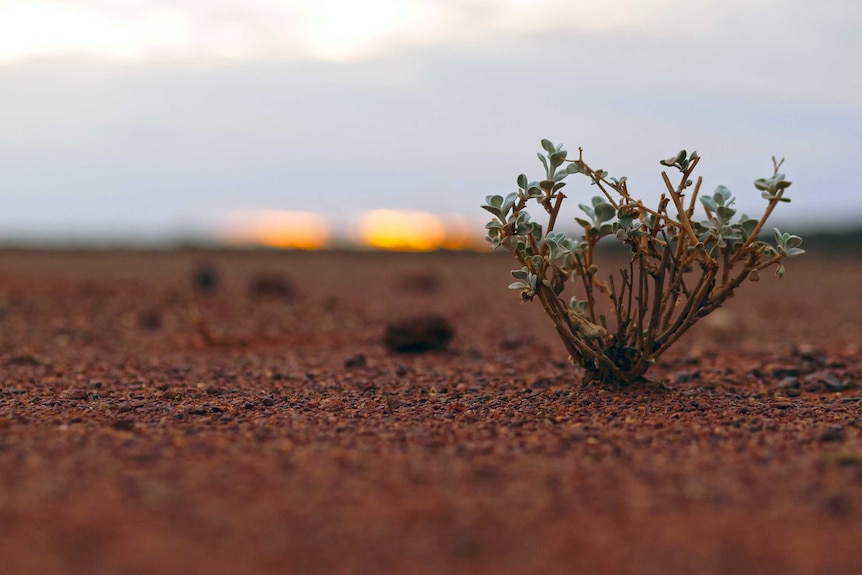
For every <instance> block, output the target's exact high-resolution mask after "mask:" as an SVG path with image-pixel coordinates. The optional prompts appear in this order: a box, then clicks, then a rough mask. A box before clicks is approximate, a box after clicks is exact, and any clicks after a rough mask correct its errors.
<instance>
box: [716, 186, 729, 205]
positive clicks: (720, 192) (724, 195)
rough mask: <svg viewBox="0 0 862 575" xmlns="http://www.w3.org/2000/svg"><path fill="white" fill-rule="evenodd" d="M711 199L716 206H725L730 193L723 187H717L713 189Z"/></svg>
mask: <svg viewBox="0 0 862 575" xmlns="http://www.w3.org/2000/svg"><path fill="white" fill-rule="evenodd" d="M712 197H713V198H715V203H716V204H718V205H719V206H724V205H726V204H727V202H728V200H730V198H731V193H730V190H728V189H727V188H726V187H725V186H718V187H717V188H715V192H713V194H712Z"/></svg>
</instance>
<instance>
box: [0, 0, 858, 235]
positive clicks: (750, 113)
mask: <svg viewBox="0 0 862 575" xmlns="http://www.w3.org/2000/svg"><path fill="white" fill-rule="evenodd" d="M860 30H862V3H859V2H857V1H855V0H820V1H819V2H817V3H816V4H812V3H811V2H809V1H804V0H697V1H694V0H691V1H688V2H681V1H676V0H629V1H626V0H531V1H529V0H484V1H483V0H362V1H358V0H284V1H279V0H76V1H74V2H71V1H70V2H64V1H43V0H0V237H10V236H18V237H24V236H26V237H62V236H75V237H83V236H88V237H121V236H124V235H125V236H129V237H138V236H139V237H157V236H159V235H181V234H184V233H198V232H201V231H208V230H212V229H215V228H218V227H219V226H223V224H224V222H225V221H227V220H229V219H230V218H234V217H236V214H238V213H244V214H249V213H256V212H257V211H260V210H289V211H301V212H307V213H316V214H319V215H321V217H323V218H324V219H325V220H326V221H328V222H332V223H333V225H335V226H351V225H354V224H353V223H352V222H354V221H355V220H356V218H358V217H360V214H362V213H365V212H368V211H371V210H380V209H402V210H403V209H410V210H424V211H429V212H433V213H436V214H462V215H463V216H465V217H466V218H468V219H471V220H473V219H475V220H476V221H478V222H481V221H482V220H483V216H482V213H483V212H481V210H479V208H478V206H479V204H480V203H481V202H482V200H483V198H484V196H485V195H486V194H491V193H506V192H509V191H512V190H513V187H514V181H515V177H516V176H517V174H518V173H520V172H526V173H527V174H528V175H531V176H532V177H537V176H538V174H539V171H538V170H539V169H540V165H539V163H538V160H537V159H536V157H535V152H536V151H538V150H539V149H540V148H539V140H540V139H541V138H550V139H552V140H554V141H558V142H559V141H562V142H565V144H566V145H567V146H568V147H569V148H570V149H577V147H578V146H582V147H583V148H584V149H585V158H586V159H587V160H588V162H590V163H591V164H592V165H593V166H594V167H601V168H604V169H607V170H609V171H610V173H611V175H617V176H621V175H626V176H628V177H629V181H630V189H631V190H636V191H638V192H641V193H642V194H643V195H645V196H647V197H656V195H657V193H658V192H659V191H660V189H661V185H662V184H661V179H660V174H659V170H660V166H659V165H658V163H657V161H658V160H659V159H661V158H663V157H667V156H670V155H672V154H674V153H675V152H676V151H677V150H679V149H680V148H687V149H689V150H691V149H697V151H698V153H699V154H700V155H701V156H703V157H704V159H703V160H702V162H701V166H702V169H701V174H702V175H703V176H704V178H705V180H706V186H707V188H709V189H712V188H713V187H714V186H716V185H718V184H725V185H727V186H728V187H730V188H731V189H732V190H733V191H734V192H735V193H736V194H737V196H738V204H739V205H740V206H741V207H742V209H743V211H747V212H749V213H750V215H754V214H755V213H756V212H757V210H758V209H759V208H760V207H761V204H762V200H760V198H759V195H758V193H757V192H755V190H754V188H753V187H752V185H751V182H752V180H754V179H755V178H757V177H761V176H767V175H769V173H770V170H771V162H770V157H771V156H772V155H773V154H775V155H779V156H785V157H786V163H785V166H784V171H785V172H786V173H787V176H788V178H789V179H790V180H792V181H793V182H794V185H793V187H792V188H790V190H789V191H790V192H791V194H790V196H791V197H792V198H793V203H791V204H789V205H787V206H782V207H783V208H784V210H783V211H784V217H783V218H780V221H779V223H781V222H787V224H788V225H794V226H797V227H798V225H802V224H803V223H804V222H805V221H807V220H812V221H814V222H815V223H819V224H822V223H826V222H830V221H837V222H840V223H842V224H855V223H862V199H860V198H862V186H860V183H859V180H858V179H857V177H856V176H855V173H856V168H857V165H858V162H859V158H862V97H860V94H862V63H860V60H859V55H860V54H862V36H860ZM568 190H569V192H570V194H569V195H572V196H582V197H584V198H588V197H590V196H591V195H592V192H593V190H592V189H590V188H589V186H586V185H584V182H578V181H577V180H573V181H572V183H570V187H569V188H568Z"/></svg>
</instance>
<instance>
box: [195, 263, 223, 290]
mask: <svg viewBox="0 0 862 575" xmlns="http://www.w3.org/2000/svg"><path fill="white" fill-rule="evenodd" d="M218 284H219V275H218V272H217V271H216V270H215V268H213V267H212V266H210V265H208V264H201V265H200V266H198V267H197V269H196V270H195V271H194V273H193V274H192V286H193V287H194V289H195V291H196V292H199V293H213V292H215V291H216V290H218Z"/></svg>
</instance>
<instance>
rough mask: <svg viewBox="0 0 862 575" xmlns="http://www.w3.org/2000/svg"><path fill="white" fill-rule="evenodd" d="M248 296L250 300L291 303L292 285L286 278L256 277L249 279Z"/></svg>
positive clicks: (275, 276)
mask: <svg viewBox="0 0 862 575" xmlns="http://www.w3.org/2000/svg"><path fill="white" fill-rule="evenodd" d="M248 294H249V296H250V297H251V298H252V299H280V300H286V301H293V298H294V290H293V285H292V284H291V283H290V280H288V279H287V278H286V277H283V276H280V275H273V274H264V275H258V276H255V277H253V278H252V279H251V282H249V286H248Z"/></svg>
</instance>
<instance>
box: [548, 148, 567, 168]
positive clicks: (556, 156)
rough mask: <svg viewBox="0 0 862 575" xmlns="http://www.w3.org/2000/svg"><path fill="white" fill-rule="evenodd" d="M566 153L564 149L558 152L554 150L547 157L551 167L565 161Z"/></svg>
mask: <svg viewBox="0 0 862 575" xmlns="http://www.w3.org/2000/svg"><path fill="white" fill-rule="evenodd" d="M567 155H568V152H566V151H565V150H560V151H559V152H554V153H553V154H551V156H550V157H549V158H548V159H549V160H550V161H551V167H552V168H556V167H557V166H559V165H561V164H562V163H563V162H564V161H565V159H566V156H567Z"/></svg>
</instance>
